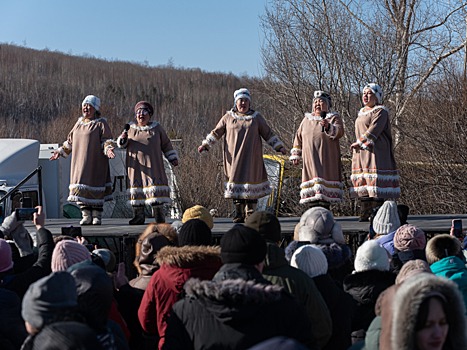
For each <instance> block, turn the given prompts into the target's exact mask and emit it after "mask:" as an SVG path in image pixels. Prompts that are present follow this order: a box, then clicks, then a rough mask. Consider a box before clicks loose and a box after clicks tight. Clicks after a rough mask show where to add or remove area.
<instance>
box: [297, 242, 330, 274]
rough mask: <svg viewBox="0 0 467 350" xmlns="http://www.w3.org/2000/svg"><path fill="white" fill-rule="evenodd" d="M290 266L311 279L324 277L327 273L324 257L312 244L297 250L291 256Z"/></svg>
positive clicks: (326, 262)
mask: <svg viewBox="0 0 467 350" xmlns="http://www.w3.org/2000/svg"><path fill="white" fill-rule="evenodd" d="M290 265H292V266H293V267H296V268H297V269H300V270H302V271H304V272H305V273H306V274H307V275H308V276H310V277H312V278H313V277H316V276H321V275H325V274H326V273H327V272H328V260H327V259H326V255H324V253H323V251H322V250H321V249H320V248H319V247H317V246H315V245H314V244H307V245H304V246H301V247H300V248H298V249H297V250H296V251H295V252H294V254H293V255H292V259H291V260H290Z"/></svg>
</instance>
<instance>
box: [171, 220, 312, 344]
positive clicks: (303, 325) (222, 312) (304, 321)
mask: <svg viewBox="0 0 467 350" xmlns="http://www.w3.org/2000/svg"><path fill="white" fill-rule="evenodd" d="M220 244H221V258H222V261H223V262H224V265H223V266H222V267H221V269H220V270H219V272H218V273H217V274H216V275H215V276H214V278H213V280H212V281H200V280H198V279H191V280H189V281H187V283H186V284H185V288H184V289H185V293H186V296H185V298H183V299H182V300H180V301H178V302H177V303H175V304H174V306H173V311H172V313H171V316H170V317H169V320H168V324H167V330H166V334H165V336H166V340H165V344H164V348H166V349H247V348H248V347H251V346H253V345H255V344H258V343H259V342H261V341H263V340H266V339H269V338H272V337H275V336H285V337H289V338H294V339H296V340H298V341H299V342H301V343H303V344H304V345H306V346H308V347H309V348H310V349H317V348H318V347H317V345H316V341H315V340H314V338H313V336H312V333H311V332H310V329H311V324H310V320H309V318H308V316H307V315H306V312H305V310H304V308H303V307H302V306H301V305H299V304H298V303H297V301H295V299H294V298H293V297H292V296H290V295H289V294H288V293H287V292H286V291H285V290H284V289H282V288H280V287H279V286H277V285H272V284H270V282H269V281H267V280H266V279H264V277H263V276H262V275H261V271H262V268H263V265H264V263H263V262H264V258H265V256H266V250H267V248H266V242H265V241H264V239H263V238H262V237H261V236H260V235H259V234H258V232H257V231H255V230H253V229H251V228H249V227H245V226H243V225H235V226H234V227H233V228H232V229H230V230H229V231H227V232H226V233H225V234H224V235H223V237H222V238H221V242H220Z"/></svg>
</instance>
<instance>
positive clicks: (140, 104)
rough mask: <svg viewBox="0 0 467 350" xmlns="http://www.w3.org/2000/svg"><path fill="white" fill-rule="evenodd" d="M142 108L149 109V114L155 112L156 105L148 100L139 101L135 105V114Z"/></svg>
mask: <svg viewBox="0 0 467 350" xmlns="http://www.w3.org/2000/svg"><path fill="white" fill-rule="evenodd" d="M140 108H146V109H147V110H148V111H149V115H153V114H154V107H153V106H152V105H151V104H150V103H149V102H148V101H139V102H138V103H137V104H136V105H135V114H136V111H137V110H138V109H140Z"/></svg>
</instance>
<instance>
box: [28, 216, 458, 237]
mask: <svg viewBox="0 0 467 350" xmlns="http://www.w3.org/2000/svg"><path fill="white" fill-rule="evenodd" d="M453 219H462V223H463V227H464V229H467V215H466V214H462V215H461V214H450V215H409V218H408V220H407V221H408V223H410V224H412V225H415V226H417V227H419V228H421V229H422V230H423V231H425V232H426V233H427V234H430V235H433V234H438V233H449V230H450V228H451V221H452V220H453ZM128 220H129V219H120V218H109V219H103V220H102V225H101V226H92V225H90V226H82V228H81V229H82V233H83V236H96V237H98V236H117V237H121V236H126V235H130V236H135V235H139V234H140V233H141V232H143V230H144V227H145V226H144V225H136V226H133V225H129V224H128ZM299 220H300V218H299V217H280V218H279V221H280V223H281V229H282V233H283V234H286V235H292V234H293V231H294V227H295V225H296V224H297V223H298V222H299ZM336 220H337V221H338V222H339V223H340V224H341V226H342V230H343V231H344V234H346V235H352V234H359V233H364V232H368V227H369V223H368V222H359V221H358V217H356V216H343V217H336ZM79 221H80V220H79V219H48V220H46V227H47V228H48V229H49V230H50V231H51V232H52V234H54V235H59V234H61V228H62V227H70V226H74V227H79V226H80V225H79ZM152 221H153V219H152V218H146V224H148V223H150V222H152ZM172 221H173V220H171V219H169V220H168V222H172ZM25 226H26V228H27V229H28V230H34V227H33V225H32V223H26V225H25ZM232 226H233V223H232V219H230V218H214V227H213V229H212V232H213V234H214V235H222V234H223V233H224V232H226V231H227V230H229V229H230V228H231V227H232Z"/></svg>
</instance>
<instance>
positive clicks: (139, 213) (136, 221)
mask: <svg viewBox="0 0 467 350" xmlns="http://www.w3.org/2000/svg"><path fill="white" fill-rule="evenodd" d="M145 218H146V217H145V216H144V207H143V206H138V207H133V219H131V220H130V221H129V222H128V223H129V224H130V225H144V220H145Z"/></svg>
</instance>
